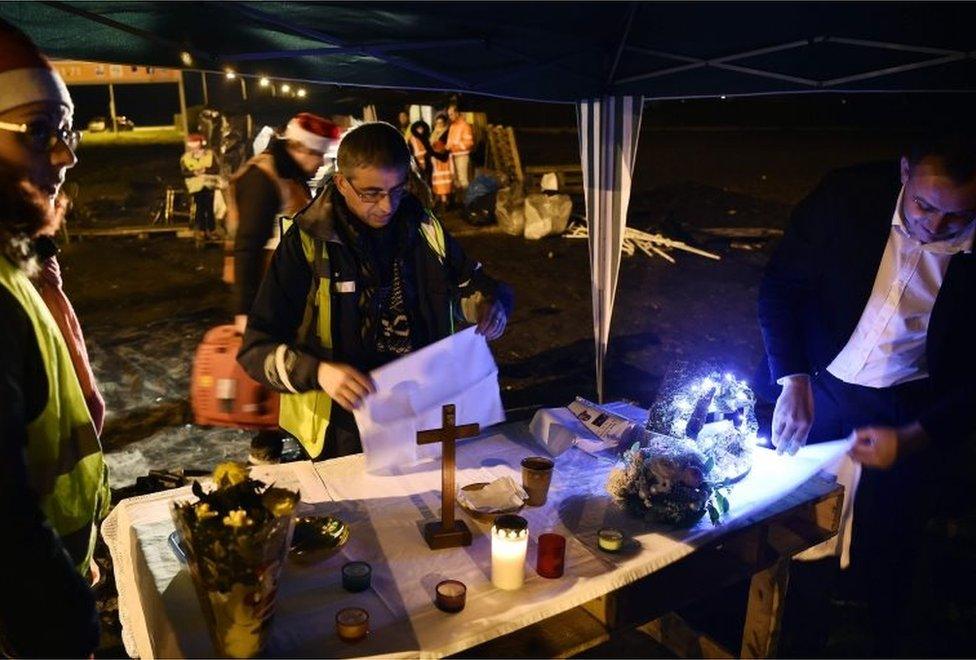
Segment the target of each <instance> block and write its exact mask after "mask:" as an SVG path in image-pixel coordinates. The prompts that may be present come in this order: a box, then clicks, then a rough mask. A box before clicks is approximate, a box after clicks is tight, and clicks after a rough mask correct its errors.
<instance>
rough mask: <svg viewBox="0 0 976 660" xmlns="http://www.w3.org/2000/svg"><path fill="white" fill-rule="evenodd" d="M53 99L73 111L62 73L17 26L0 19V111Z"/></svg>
mask: <svg viewBox="0 0 976 660" xmlns="http://www.w3.org/2000/svg"><path fill="white" fill-rule="evenodd" d="M38 101H54V102H56V103H61V104H63V105H64V106H65V107H67V108H68V110H69V111H71V112H74V104H73V103H72V102H71V95H70V94H69V93H68V86H67V85H65V84H64V80H62V78H61V75H60V74H59V73H58V72H57V70H55V69H54V67H52V66H51V63H50V62H48V60H47V58H46V57H44V56H43V55H42V54H41V52H40V51H39V50H38V49H37V46H35V45H34V44H33V42H31V40H30V39H29V38H27V36H25V35H24V34H23V33H22V32H21V31H20V30H18V29H17V28H15V27H13V26H12V25H10V24H9V23H6V22H4V21H0V112H6V111H7V110H10V109H12V108H16V107H19V106H22V105H26V104H28V103H36V102H38Z"/></svg>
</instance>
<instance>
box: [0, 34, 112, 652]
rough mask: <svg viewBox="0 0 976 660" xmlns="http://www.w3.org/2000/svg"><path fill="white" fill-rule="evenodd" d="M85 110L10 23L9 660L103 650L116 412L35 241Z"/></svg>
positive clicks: (3, 197)
mask: <svg viewBox="0 0 976 660" xmlns="http://www.w3.org/2000/svg"><path fill="white" fill-rule="evenodd" d="M72 110H73V106H72V103H71V97H70V95H69V94H68V90H67V87H65V85H64V81H63V80H62V79H61V77H60V76H59V75H58V73H57V72H56V71H55V70H54V69H53V68H52V67H51V65H50V64H49V63H48V61H47V60H46V59H45V58H44V57H43V56H42V55H41V54H40V53H39V52H37V49H36V48H35V47H34V45H33V44H32V43H31V42H30V41H29V40H28V39H27V37H25V36H24V35H23V34H21V33H20V32H19V31H17V30H16V29H15V28H13V27H11V26H10V25H7V24H6V23H3V22H2V21H0V522H2V529H3V534H2V535H0V585H2V588H3V596H2V597H0V656H6V655H9V656H15V657H20V656H26V657H71V656H75V657H87V656H89V655H91V654H92V653H93V651H94V650H95V649H96V647H97V646H98V637H99V632H98V616H97V612H96V609H95V600H94V597H93V595H92V592H91V589H90V586H89V585H90V580H91V578H92V576H91V570H90V567H91V559H92V553H93V550H94V547H95V539H96V533H97V523H98V521H99V520H100V519H101V517H103V516H104V515H105V514H106V513H107V509H108V506H109V504H110V493H109V489H108V480H107V472H106V469H105V463H104V460H103V457H102V450H101V446H100V445H99V442H98V437H97V435H96V430H95V426H96V421H95V420H96V418H97V420H98V423H100V421H101V410H102V409H101V407H100V397H99V396H97V389H95V390H94V391H92V392H89V393H88V394H86V391H85V389H86V387H85V386H84V385H83V382H84V383H87V385H88V387H87V389H90V390H91V389H93V384H92V382H91V381H92V378H91V374H90V370H89V367H88V365H87V358H86V354H85V352H84V343H83V337H82V336H81V329H80V326H78V324H77V318H76V317H75V316H74V312H73V310H71V307H70V305H69V304H68V302H67V299H66V298H65V297H64V295H63V291H61V289H60V278H59V277H58V278H55V280H51V279H50V278H48V277H47V275H52V276H53V275H54V274H55V273H54V271H52V272H51V273H47V272H46V271H47V269H48V268H47V266H48V265H49V264H50V265H51V266H52V267H53V266H54V262H51V260H52V259H53V256H52V255H41V254H40V253H39V251H38V249H37V248H36V245H37V243H36V241H35V239H38V237H41V236H47V235H48V234H50V233H52V232H53V231H55V230H56V225H57V221H56V219H55V217H56V214H55V205H54V202H55V200H56V199H57V195H58V192H59V188H60V186H61V183H62V182H63V181H64V176H65V172H66V170H67V169H68V168H70V167H72V166H73V165H74V164H75V163H76V162H77V158H76V157H75V154H74V150H75V148H76V147H77V144H78V137H79V135H78V133H77V132H76V131H73V130H72V127H71V121H72ZM42 261H43V263H42ZM42 268H43V270H42ZM32 277H35V278H37V282H32V281H31V279H30V278H32ZM38 286H41V287H42V291H43V297H42V293H39V291H38ZM44 287H46V288H44ZM62 326H63V327H62ZM83 370H87V371H86V373H81V371H83ZM79 376H82V377H83V378H82V380H80V379H79Z"/></svg>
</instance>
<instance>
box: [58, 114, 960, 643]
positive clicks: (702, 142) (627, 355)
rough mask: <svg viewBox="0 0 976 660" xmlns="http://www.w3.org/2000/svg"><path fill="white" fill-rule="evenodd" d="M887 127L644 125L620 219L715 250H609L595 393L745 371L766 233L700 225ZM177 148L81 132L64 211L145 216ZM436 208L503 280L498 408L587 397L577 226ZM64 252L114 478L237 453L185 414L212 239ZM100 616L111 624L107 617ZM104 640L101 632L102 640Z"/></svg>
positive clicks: (745, 206)
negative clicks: (744, 245) (716, 230)
mask: <svg viewBox="0 0 976 660" xmlns="http://www.w3.org/2000/svg"><path fill="white" fill-rule="evenodd" d="M902 137H903V136H901V135H896V134H891V133H852V132H845V131H841V132H832V133H831V132H805V131H792V132H790V131H690V130H683V131H667V130H647V131H645V133H644V135H643V136H642V144H641V150H640V156H639V159H638V164H637V172H636V176H635V182H636V185H635V193H634V200H633V202H632V205H631V208H632V213H631V216H630V225H631V226H634V227H637V228H640V229H647V230H652V231H662V232H664V233H666V234H668V235H669V236H671V237H672V238H676V239H680V240H685V241H688V242H689V243H692V244H694V245H697V246H699V247H703V248H705V249H708V250H712V251H715V252H717V253H718V254H719V255H720V256H721V260H720V261H712V260H709V259H704V258H702V257H699V256H695V255H691V254H687V253H683V252H672V256H674V258H675V259H676V260H677V263H676V264H669V263H667V262H666V261H664V260H663V259H661V258H654V259H650V258H648V257H646V256H643V255H640V254H638V255H637V256H633V257H625V258H624V259H623V262H622V265H621V269H620V280H619V291H618V294H617V301H616V308H615V312H614V317H613V326H612V339H611V348H610V352H609V356H608V366H607V372H606V384H607V396H608V398H609V399H617V398H626V399H631V400H634V401H637V402H639V403H640V404H643V405H648V404H649V403H650V401H651V400H652V399H653V396H654V393H655V391H656V388H657V386H658V384H659V382H660V379H661V377H662V376H663V374H664V373H665V372H666V371H667V370H668V368H669V366H670V365H671V364H673V363H674V361H675V360H688V361H692V362H694V361H698V360H705V359H707V360H713V361H717V362H719V363H722V364H724V365H725V366H726V367H727V368H728V369H730V370H732V371H735V372H736V373H738V374H740V375H744V376H746V377H750V376H751V375H752V374H753V373H754V370H755V369H756V366H757V364H758V363H759V360H760V357H761V354H762V345H761V339H760V336H759V330H758V327H757V324H756V320H755V319H756V293H757V286H758V282H759V279H760V276H761V273H762V269H763V267H764V264H765V262H766V260H767V259H768V256H769V250H770V246H769V245H763V246H760V247H759V249H751V250H745V249H739V248H733V247H731V246H730V245H729V243H728V241H717V240H706V237H705V236H704V235H703V234H701V233H700V232H699V231H698V230H700V229H701V228H703V227H728V226H740V227H772V228H782V227H784V226H785V224H786V222H787V220H788V215H789V209H790V206H791V205H792V204H794V203H795V202H797V201H798V200H799V199H800V198H802V196H803V195H804V194H805V193H806V192H807V191H808V190H809V189H811V188H812V186H813V185H814V184H815V183H816V181H817V180H818V179H819V178H820V176H822V175H823V174H824V173H825V172H826V171H828V170H829V169H831V168H833V167H837V166H841V165H845V164H850V163H855V162H863V161H866V160H876V159H883V158H893V157H895V156H896V155H897V153H898V145H899V144H900V142H901V140H902ZM519 139H520V143H521V144H522V148H523V159H524V161H525V162H526V164H546V163H565V162H571V161H572V159H573V158H574V157H575V158H578V156H576V155H575V149H576V138H575V135H574V134H573V133H572V132H562V133H558V132H557V133H553V132H547V133H538V132H536V133H533V132H531V131H526V132H520V134H519ZM179 149H180V147H179V146H178V145H176V146H174V145H158V146H132V147H126V148H124V149H123V148H113V147H106V146H97V147H88V148H87V149H86V148H83V149H82V150H81V153H80V156H81V163H80V164H79V165H78V167H77V168H76V169H75V170H74V171H73V172H71V173H69V180H71V181H74V182H76V183H77V184H78V201H79V205H78V211H77V213H76V225H75V227H82V226H95V227H105V226H116V225H120V224H135V223H140V222H145V219H146V218H147V217H148V210H149V208H150V207H151V206H152V205H153V204H154V203H155V202H156V201H158V199H159V196H160V194H161V191H162V186H163V185H164V184H165V183H166V182H169V183H171V184H174V185H178V184H179V182H180V180H179V176H178V169H177V159H178V157H179V153H180V152H179ZM157 177H158V178H157ZM578 209H579V207H578V206H577V210H578ZM446 222H447V226H448V228H449V229H450V230H451V231H452V232H453V233H454V234H455V235H456V236H457V237H458V239H459V240H460V242H461V243H462V245H463V246H464V248H465V249H466V250H467V251H468V252H469V254H471V255H473V256H475V257H477V258H478V259H480V260H482V261H483V262H484V264H485V267H486V269H487V271H488V272H489V273H491V274H493V275H495V276H496V277H499V278H501V279H503V280H505V281H507V282H509V283H511V284H512V285H513V287H514V289H515V292H516V308H515V313H514V315H513V317H512V318H511V320H510V323H509V328H508V330H507V332H506V334H505V336H504V337H502V338H501V339H500V340H498V341H497V342H496V343H495V344H494V345H493V350H494V353H495V356H496V360H497V362H498V365H499V369H500V378H501V387H502V397H503V403H504V405H505V407H506V409H507V410H508V411H509V414H510V417H523V416H528V415H530V414H531V412H532V411H533V410H534V409H535V408H537V407H539V406H555V405H563V404H565V403H567V402H568V401H570V400H572V398H573V397H574V396H576V395H582V396H587V397H594V396H595V391H594V366H593V355H594V351H593V331H592V311H591V302H590V288H589V287H590V277H589V261H588V255H587V247H586V242H585V241H582V240H573V239H567V238H559V237H556V238H547V239H543V240H540V241H528V240H524V239H522V238H516V237H511V236H508V235H505V234H502V233H500V232H499V231H497V230H495V229H491V228H489V229H477V230H476V229H473V228H471V227H468V226H467V225H465V224H464V223H463V222H461V221H460V220H459V219H458V218H457V217H455V216H453V215H449V216H448V217H447V218H446ZM71 229H72V227H69V233H70V232H71ZM62 263H63V269H64V275H65V282H66V289H67V291H68V293H69V296H70V298H71V300H72V301H73V303H74V305H75V306H76V308H77V311H78V314H79V316H80V318H81V321H82V325H83V327H84V328H85V332H86V335H87V339H88V342H89V346H90V352H91V355H92V359H93V366H94V370H95V374H96V376H97V378H98V380H99V382H100V384H101V386H102V388H103V391H104V393H105V397H106V402H107V406H108V418H107V423H106V429H105V433H104V438H103V441H104V445H105V449H106V453H107V456H108V461H109V463H110V466H111V467H112V469H113V481H112V484H113V486H114V487H116V488H119V487H125V486H131V485H132V483H133V482H134V481H135V479H136V478H137V477H138V476H140V475H144V474H146V472H148V470H149V469H178V468H199V469H209V468H211V467H212V466H213V465H214V464H215V463H216V462H218V461H220V460H224V459H226V458H237V459H245V458H246V453H247V447H248V441H249V437H250V436H249V434H248V433H245V432H240V431H235V430H227V429H206V428H201V427H197V426H195V425H193V424H191V423H190V421H191V415H190V412H189V406H188V403H187V395H188V388H189V372H190V365H191V360H192V356H193V351H194V349H195V347H196V345H197V344H198V343H199V341H200V339H201V338H202V336H203V333H204V332H205V331H206V330H207V329H208V328H210V327H212V326H214V325H217V324H220V323H226V322H228V321H229V320H230V319H231V315H230V311H229V292H228V290H227V287H226V286H225V285H224V284H222V283H221V281H220V267H221V254H220V252H219V250H217V249H203V250H198V249H196V248H195V247H194V246H193V244H192V242H191V241H187V240H181V239H176V238H154V239H149V240H137V239H94V238H93V239H86V240H82V241H74V242H70V243H69V244H67V245H64V246H63V253H62ZM940 547H941V546H940ZM967 547H972V544H970V545H969V546H967ZM109 600H110V599H109ZM971 601H972V598H969V599H968V600H966V599H965V598H963V599H962V604H959V603H956V604H954V605H953V607H956V610H955V611H954V612H955V613H954V614H947V615H946V616H947V617H948V618H947V619H945V620H944V621H943V623H945V622H946V621H948V622H949V623H946V624H945V625H946V627H948V628H949V629H950V630H951V631H952V632H953V634H957V633H958V630H957V629H956V627H954V626H956V625H957V624H958V625H960V626H964V624H965V622H966V621H970V622H972V621H976V615H974V612H976V609H974V608H973V604H972V602H971ZM108 607H109V609H111V604H110V603H109V606H108ZM833 607H835V608H836V610H837V612H838V613H839V614H838V617H839V618H838V621H839V622H840V623H838V625H837V626H835V629H834V630H833V632H832V638H831V640H832V641H831V643H832V646H831V647H830V650H832V651H833V654H834V655H843V656H857V655H862V654H863V653H864V652H865V648H864V647H863V641H864V640H863V637H861V636H859V635H860V633H859V632H858V630H859V628H858V627H859V626H860V625H861V624H862V623H863V616H864V614H863V611H862V610H860V609H858V606H857V605H856V604H855V605H850V606H849V605H846V604H843V603H835V604H834V605H833ZM952 617H955V618H952ZM110 619H111V616H110V615H109V616H108V619H107V620H108V625H107V626H106V628H107V634H108V635H109V636H111V635H112V634H113V632H112V630H113V629H112V626H113V625H116V626H117V623H112V621H111V620H110ZM953 622H955V623H953ZM115 633H117V628H116V629H115ZM947 639H948V640H951V639H955V638H954V637H949V638H947ZM117 641H118V640H117V638H115V642H116V643H117ZM947 643H948V641H947ZM940 648H941V647H940ZM944 648H946V649H954V648H955V649H958V648H960V647H958V646H953V645H951V644H950V645H949V646H946V647H944ZM119 651H120V649H119V648H118V647H117V646H113V645H112V641H111V639H109V641H108V642H107V644H106V650H105V651H104V654H107V655H113V654H115V653H118V652H119ZM620 652H622V651H620Z"/></svg>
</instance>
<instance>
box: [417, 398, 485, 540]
mask: <svg viewBox="0 0 976 660" xmlns="http://www.w3.org/2000/svg"><path fill="white" fill-rule="evenodd" d="M441 412H442V414H443V428H439V429H431V430H429V431H420V432H419V433H417V444H418V445H429V444H433V443H435V442H440V443H442V445H443V446H442V451H441V519H440V520H439V521H434V522H430V523H427V524H426V525H424V540H426V541H427V545H428V546H430V549H431V550H440V549H442V548H456V547H458V546H462V545H471V530H469V529H468V526H467V525H466V524H464V521H463V520H455V519H454V497H455V496H456V494H457V493H456V491H455V490H454V467H455V464H454V443H455V441H457V440H460V439H461V438H470V437H472V436H476V435H478V433H479V432H480V431H481V427H479V426H478V425H477V424H464V425H462V426H457V425H456V424H455V420H456V417H455V410H454V404H448V405H446V406H444V407H443V408H442V410H441Z"/></svg>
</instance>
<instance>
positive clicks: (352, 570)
mask: <svg viewBox="0 0 976 660" xmlns="http://www.w3.org/2000/svg"><path fill="white" fill-rule="evenodd" d="M372 578H373V569H372V567H371V566H370V565H369V564H367V563H366V562H364V561H350V562H347V563H346V564H344V565H343V566H342V588H343V589H345V590H346V591H352V592H354V593H355V592H357V591H366V590H367V589H369V584H370V581H371V580H372Z"/></svg>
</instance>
